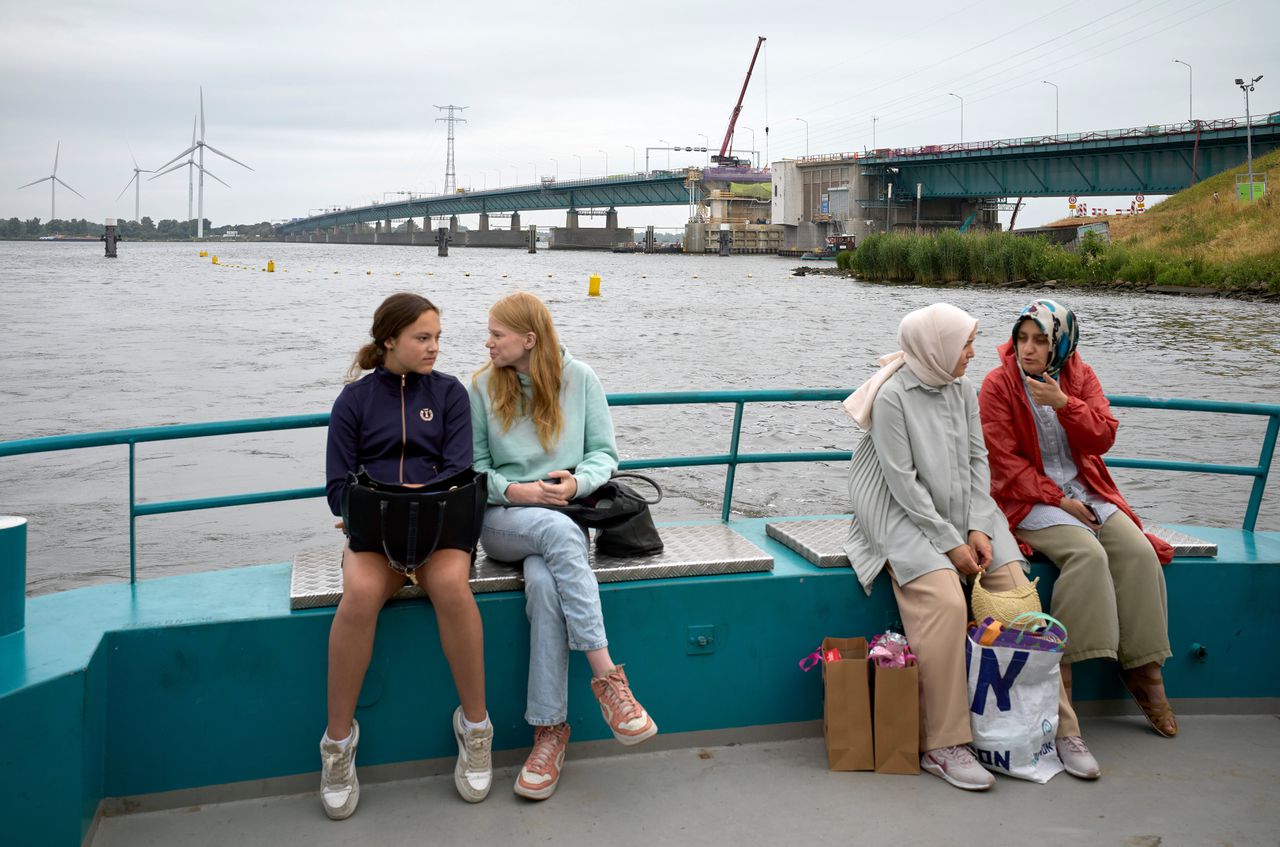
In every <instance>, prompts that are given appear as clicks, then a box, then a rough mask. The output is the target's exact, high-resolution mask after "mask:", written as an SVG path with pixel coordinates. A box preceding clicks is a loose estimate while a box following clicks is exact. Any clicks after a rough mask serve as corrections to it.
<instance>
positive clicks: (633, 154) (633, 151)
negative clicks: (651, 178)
mask: <svg viewBox="0 0 1280 847" xmlns="http://www.w3.org/2000/svg"><path fill="white" fill-rule="evenodd" d="M622 146H623V147H626V148H627V149H628V150H630V151H631V172H632V173H635V172H636V148H634V147H632V146H631V145H630V144H624V145H622Z"/></svg>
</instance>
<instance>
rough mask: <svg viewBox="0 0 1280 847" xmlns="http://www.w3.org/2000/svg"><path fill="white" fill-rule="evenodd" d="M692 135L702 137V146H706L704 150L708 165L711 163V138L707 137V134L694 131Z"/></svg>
mask: <svg viewBox="0 0 1280 847" xmlns="http://www.w3.org/2000/svg"><path fill="white" fill-rule="evenodd" d="M694 135H696V136H698V137H699V138H701V139H702V146H703V147H704V148H706V149H705V151H704V152H705V153H706V154H707V164H708V165H710V164H711V139H710V138H707V136H705V135H703V134H702V133H700V132H695V133H694Z"/></svg>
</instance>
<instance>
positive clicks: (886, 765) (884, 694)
mask: <svg viewBox="0 0 1280 847" xmlns="http://www.w3.org/2000/svg"><path fill="white" fill-rule="evenodd" d="M871 668H872V671H871V672H872V674H873V683H872V689H873V691H874V702H875V716H874V719H873V721H872V726H873V732H874V734H875V747H876V773H904V774H915V773H920V669H919V668H918V667H916V666H915V664H914V663H913V664H911V665H909V666H907V667H905V668H881V667H876V666H875V665H874V664H872V665H871Z"/></svg>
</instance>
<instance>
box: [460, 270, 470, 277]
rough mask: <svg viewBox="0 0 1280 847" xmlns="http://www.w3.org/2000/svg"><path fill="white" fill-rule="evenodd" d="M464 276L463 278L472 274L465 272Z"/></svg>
mask: <svg viewBox="0 0 1280 847" xmlns="http://www.w3.org/2000/svg"><path fill="white" fill-rule="evenodd" d="M462 275H463V276H471V274H470V273H469V272H467V271H463V273H462Z"/></svg>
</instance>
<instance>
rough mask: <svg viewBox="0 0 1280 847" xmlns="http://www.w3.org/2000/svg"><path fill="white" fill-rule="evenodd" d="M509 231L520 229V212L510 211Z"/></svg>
mask: <svg viewBox="0 0 1280 847" xmlns="http://www.w3.org/2000/svg"><path fill="white" fill-rule="evenodd" d="M511 231H512V232H519V231H520V213H519V212H512V213H511Z"/></svg>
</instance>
